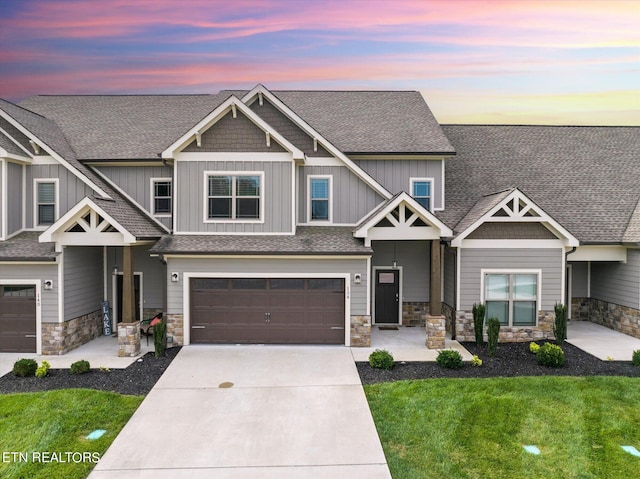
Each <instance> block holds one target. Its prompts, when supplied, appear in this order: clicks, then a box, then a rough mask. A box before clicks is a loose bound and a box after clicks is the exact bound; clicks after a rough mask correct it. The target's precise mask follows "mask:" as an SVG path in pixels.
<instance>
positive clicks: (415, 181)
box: [411, 178, 433, 211]
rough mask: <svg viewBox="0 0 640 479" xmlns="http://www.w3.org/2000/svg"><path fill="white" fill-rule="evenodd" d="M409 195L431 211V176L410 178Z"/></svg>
mask: <svg viewBox="0 0 640 479" xmlns="http://www.w3.org/2000/svg"><path fill="white" fill-rule="evenodd" d="M411 196H413V199H415V200H416V201H417V202H418V203H420V204H421V205H422V206H424V207H425V208H426V209H428V210H429V211H433V178H411Z"/></svg>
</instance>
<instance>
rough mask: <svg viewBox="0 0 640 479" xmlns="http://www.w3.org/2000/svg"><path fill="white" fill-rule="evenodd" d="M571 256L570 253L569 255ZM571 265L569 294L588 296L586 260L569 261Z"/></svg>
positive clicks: (578, 296) (580, 296) (575, 296)
mask: <svg viewBox="0 0 640 479" xmlns="http://www.w3.org/2000/svg"><path fill="white" fill-rule="evenodd" d="M569 258H571V255H569ZM569 265H570V266H571V296H573V297H574V298H586V297H588V296H589V288H588V283H589V277H588V276H589V267H588V264H587V262H586V261H576V262H575V263H569Z"/></svg>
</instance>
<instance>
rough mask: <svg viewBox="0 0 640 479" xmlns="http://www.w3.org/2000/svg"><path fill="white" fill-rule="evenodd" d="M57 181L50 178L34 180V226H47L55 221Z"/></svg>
mask: <svg viewBox="0 0 640 479" xmlns="http://www.w3.org/2000/svg"><path fill="white" fill-rule="evenodd" d="M57 186H58V185H57V182H56V181H50V180H39V179H37V180H36V181H35V190H36V191H35V197H36V208H35V214H36V218H35V223H36V226H49V225H52V224H53V223H54V222H55V221H56V219H57V218H56V216H57V209H58V208H57V198H58V192H57Z"/></svg>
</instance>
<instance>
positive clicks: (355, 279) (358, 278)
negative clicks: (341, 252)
mask: <svg viewBox="0 0 640 479" xmlns="http://www.w3.org/2000/svg"><path fill="white" fill-rule="evenodd" d="M353 282H354V284H360V283H362V275H361V274H360V273H356V274H354V275H353Z"/></svg>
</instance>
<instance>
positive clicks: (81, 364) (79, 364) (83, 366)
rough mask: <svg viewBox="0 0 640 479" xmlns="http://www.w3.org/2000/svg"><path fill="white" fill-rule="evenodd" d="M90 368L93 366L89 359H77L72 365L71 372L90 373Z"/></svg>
mask: <svg viewBox="0 0 640 479" xmlns="http://www.w3.org/2000/svg"><path fill="white" fill-rule="evenodd" d="M90 370H91V366H90V365H89V361H85V360H84V359H81V360H80V361H76V362H75V363H73V364H72V365H71V374H84V373H88V372H89V371H90Z"/></svg>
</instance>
